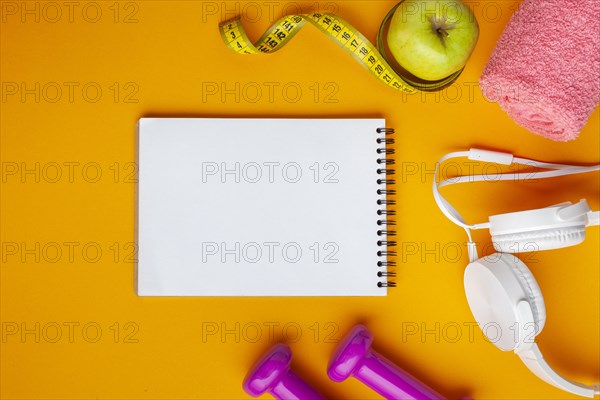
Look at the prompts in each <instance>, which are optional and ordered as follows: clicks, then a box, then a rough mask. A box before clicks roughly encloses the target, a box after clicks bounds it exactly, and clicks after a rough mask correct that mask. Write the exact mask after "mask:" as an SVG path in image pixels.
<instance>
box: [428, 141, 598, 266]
mask: <svg viewBox="0 0 600 400" xmlns="http://www.w3.org/2000/svg"><path fill="white" fill-rule="evenodd" d="M464 157H466V158H468V159H469V160H475V161H482V162H488V163H495V164H501V165H512V164H520V165H527V166H529V167H534V168H540V169H548V170H549V171H539V172H529V173H504V174H498V175H496V176H495V177H494V178H493V179H492V178H490V177H489V176H487V175H463V176H457V177H454V178H450V179H446V180H443V181H441V182H439V183H438V181H437V175H438V171H439V168H440V165H441V164H442V163H443V162H445V161H447V160H450V159H455V158H464ZM599 170H600V164H596V165H591V166H583V165H569V164H556V163H548V162H544V161H537V160H532V159H528V158H521V157H514V156H513V155H512V154H510V153H502V152H498V151H491V150H481V149H470V150H469V151H457V152H453V153H448V154H446V155H445V156H443V157H442V158H441V159H440V160H439V161H438V163H437V164H436V167H435V172H434V174H433V198H434V199H435V201H436V203H437V205H438V207H439V208H440V210H441V211H442V212H443V213H444V215H446V217H447V218H448V219H449V220H450V221H452V222H454V223H455V224H456V225H458V226H460V227H461V228H463V229H464V230H465V232H466V233H467V236H468V238H469V242H468V244H467V246H468V251H469V261H470V262H473V261H475V260H477V259H478V258H479V256H478V254H477V249H476V246H475V243H474V242H473V238H472V237H471V230H472V229H486V228H489V226H490V224H489V222H485V223H481V224H468V223H467V222H466V221H465V219H464V218H463V217H462V216H461V215H460V214H459V212H458V211H457V210H456V209H455V208H454V207H453V206H452V205H451V204H450V203H449V202H448V200H446V199H445V198H444V197H443V196H442V195H441V193H440V191H439V189H440V188H442V187H444V186H450V185H454V184H457V183H468V182H482V181H508V180H525V179H547V178H554V177H558V176H566V175H575V174H583V173H587V172H594V171H599ZM599 220H600V212H598V211H595V212H591V213H589V214H588V224H587V225H588V226H590V225H598V224H599Z"/></svg>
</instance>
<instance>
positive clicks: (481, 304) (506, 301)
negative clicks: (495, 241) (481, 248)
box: [464, 253, 546, 351]
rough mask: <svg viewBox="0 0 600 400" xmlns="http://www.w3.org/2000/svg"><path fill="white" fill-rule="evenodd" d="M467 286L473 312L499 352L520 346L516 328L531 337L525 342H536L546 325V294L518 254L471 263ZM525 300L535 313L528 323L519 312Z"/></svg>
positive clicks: (486, 258)
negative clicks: (529, 340) (533, 340)
mask: <svg viewBox="0 0 600 400" xmlns="http://www.w3.org/2000/svg"><path fill="white" fill-rule="evenodd" d="M464 283H465V292H466V295H467V300H468V302H469V307H470V308H471V312H472V313H473V315H474V316H475V319H476V320H477V322H478V324H479V326H480V328H482V330H483V333H484V335H486V336H487V338H488V340H489V341H490V342H492V343H494V345H496V347H498V348H499V349H501V350H504V351H508V350H514V349H515V348H516V347H517V346H518V342H517V340H518V339H516V338H515V329H518V330H519V332H523V333H525V334H526V335H527V337H526V338H524V339H533V338H534V337H535V336H536V335H537V334H538V333H539V332H540V331H541V330H542V328H543V326H544V324H545V322H546V307H545V305H544V298H543V296H542V292H541V290H540V287H539V285H538V284H537V281H536V280H535V278H534V276H533V274H532V273H531V271H530V270H529V269H528V268H527V266H525V264H523V262H522V261H521V260H519V259H518V258H517V257H515V256H514V255H512V254H510V253H496V254H492V255H489V256H486V257H483V258H480V259H479V260H476V261H474V262H472V263H470V264H469V265H468V266H467V268H466V269H465V277H464ZM523 301H526V302H527V303H528V304H529V306H528V308H529V309H530V310H531V313H530V314H529V317H526V318H525V320H524V319H523V318H522V314H521V313H520V312H519V304H520V303H522V302H523ZM518 324H521V325H524V326H519V325H518ZM531 324H534V326H531ZM529 332H533V335H530V334H529ZM519 340H520V339H519Z"/></svg>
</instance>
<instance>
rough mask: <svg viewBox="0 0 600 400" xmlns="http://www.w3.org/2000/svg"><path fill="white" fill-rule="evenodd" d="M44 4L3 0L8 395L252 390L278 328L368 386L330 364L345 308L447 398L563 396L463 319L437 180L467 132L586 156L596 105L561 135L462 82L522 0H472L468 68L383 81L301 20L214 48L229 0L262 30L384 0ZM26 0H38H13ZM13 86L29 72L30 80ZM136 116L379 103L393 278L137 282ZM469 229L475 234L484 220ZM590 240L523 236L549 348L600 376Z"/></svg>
mask: <svg viewBox="0 0 600 400" xmlns="http://www.w3.org/2000/svg"><path fill="white" fill-rule="evenodd" d="M36 4H37V5H36ZM53 4H54V5H53ZM53 4H50V3H46V2H34V1H28V2H7V1H2V2H1V6H2V22H1V24H0V29H1V33H0V47H1V69H0V72H1V81H2V84H3V86H2V96H3V97H2V103H1V114H2V115H1V142H0V146H1V153H0V154H1V160H2V192H1V218H2V221H1V222H2V227H1V231H0V233H1V236H2V237H1V242H2V246H3V247H2V265H1V270H0V271H1V284H0V289H1V295H0V299H1V320H2V330H3V331H2V333H3V336H2V341H1V343H0V345H1V356H0V362H1V368H0V387H1V391H0V394H1V396H2V398H6V399H41V398H48V399H49V398H52V399H88V398H89V399H91V398H115V399H116V398H119V399H123V398H135V399H163V398H164V399H167V398H169V399H173V398H178V399H184V398H206V399H217V398H221V399H232V398H247V396H246V395H245V394H244V392H243V391H242V389H241V382H242V379H243V377H244V375H245V373H246V372H247V370H248V368H249V367H250V365H251V364H252V362H253V361H254V360H255V359H256V358H257V357H258V356H259V355H260V354H261V353H262V352H263V351H265V350H266V349H267V348H268V347H269V346H271V345H272V344H274V343H275V342H278V341H284V342H288V343H290V345H291V346H292V349H293V351H294V354H295V358H294V362H293V364H294V368H295V369H296V370H297V371H298V372H299V373H300V374H301V375H302V376H304V377H305V378H306V379H307V380H309V381H310V382H311V383H312V384H313V385H314V386H315V387H317V388H318V389H319V390H320V391H321V392H323V394H324V395H326V396H327V397H329V398H346V399H350V398H353V399H356V398H361V399H363V398H378V396H377V395H376V394H375V393H374V392H372V391H371V390H369V389H368V388H366V387H365V386H363V385H361V384H360V383H359V382H357V381H355V380H349V381H347V382H344V383H341V384H340V383H333V382H331V381H329V379H328V378H327V376H326V372H325V371H326V366H327V362H328V359H329V357H330V355H331V353H332V351H333V349H334V348H335V345H336V343H335V342H336V341H337V340H339V339H340V338H341V337H342V336H343V334H344V333H345V332H346V331H347V330H348V329H350V328H351V327H352V326H353V325H354V324H356V323H358V322H361V323H364V324H366V325H367V326H368V327H369V328H370V329H371V330H372V332H373V333H374V335H375V344H374V347H375V349H377V350H379V351H380V352H381V353H383V354H385V355H386V356H387V357H388V358H390V359H391V360H392V361H394V362H396V363H398V364H399V365H401V366H402V367H403V368H405V369H407V370H408V371H411V372H412V373H413V374H414V375H415V376H417V377H418V378H420V379H421V380H423V381H424V382H426V383H428V384H429V385H431V386H432V387H434V388H435V389H436V390H437V391H439V392H440V393H442V394H444V395H446V396H448V397H451V398H456V397H460V396H472V397H474V398H477V399H485V398H488V399H526V398H531V399H534V398H535V399H539V398H556V399H562V398H569V395H567V394H565V393H563V392H561V391H559V390H556V389H554V388H552V387H550V386H548V385H547V384H545V383H543V382H542V381H540V380H539V379H537V378H536V377H535V376H533V375H532V374H531V373H529V372H528V371H527V370H526V368H525V367H524V366H523V365H522V364H521V362H520V361H519V359H518V357H517V356H515V355H514V354H510V353H502V352H501V351H498V350H497V349H496V348H495V347H494V346H493V345H492V344H490V343H488V342H486V340H484V339H483V337H482V335H481V333H480V331H479V330H475V329H477V328H475V329H474V330H473V331H471V328H470V327H472V325H471V324H472V323H473V319H472V316H471V315H470V312H469V309H468V306H467V303H466V301H465V297H464V291H463V287H462V273H463V269H464V266H465V265H466V263H467V257H466V251H465V249H464V247H463V246H462V243H464V241H465V237H464V232H463V231H462V230H461V229H459V228H457V227H456V226H454V225H452V224H451V223H450V222H449V221H447V220H446V219H445V218H444V217H443V215H442V214H441V212H440V211H439V210H438V209H437V207H436V205H435V203H434V201H433V199H432V196H431V187H430V186H431V179H432V176H431V170H432V169H433V167H434V165H435V162H436V161H437V159H438V158H439V157H440V156H441V155H442V154H444V153H446V152H448V151H452V150H457V149H464V148H468V147H470V146H484V147H486V148H496V149H503V150H507V151H511V152H513V153H514V154H518V155H521V156H528V157H531V158H537V159H543V160H555V161H572V162H581V163H591V162H598V160H599V159H600V154H599V153H600V135H599V134H598V131H599V114H598V110H596V111H595V112H594V114H593V115H592V117H591V119H590V121H589V123H588V124H587V126H586V128H585V129H584V130H583V131H582V133H581V135H580V137H579V138H578V139H577V140H576V141H573V142H569V143H555V142H551V141H549V140H546V139H543V138H541V137H538V136H536V135H533V134H531V133H529V132H527V131H526V130H525V129H523V128H521V127H519V126H517V125H515V124H514V123H513V122H512V121H511V119H510V118H509V117H508V116H507V115H506V114H505V113H504V112H503V111H502V110H501V109H500V108H499V107H498V106H497V105H496V104H494V103H490V102H488V101H487V100H485V99H484V98H483V97H482V94H481V92H480V90H479V89H478V86H477V85H476V82H477V80H478V78H479V76H480V74H481V72H482V70H483V67H484V65H485V62H486V60H487V59H488V58H489V56H490V54H491V52H492V50H493V48H494V43H495V41H496V40H497V39H498V37H499V35H500V34H501V32H502V29H503V27H504V26H505V24H506V22H507V21H508V18H509V16H510V14H511V13H512V12H513V10H514V8H515V7H516V5H517V4H518V2H512V1H500V2H498V1H495V2H492V1H480V2H476V3H475V2H474V3H472V5H473V6H474V7H475V14H476V16H477V18H478V20H479V23H480V28H481V36H480V40H479V43H478V45H477V48H476V50H475V53H474V54H473V56H472V58H471V60H470V62H469V63H468V65H467V68H466V70H465V72H464V73H463V75H462V76H461V77H460V79H459V80H458V82H457V83H455V85H454V86H453V87H451V88H449V89H447V90H445V91H444V92H441V93H438V94H417V95H413V96H403V95H401V94H399V93H396V92H394V91H393V90H391V89H388V88H386V87H385V86H384V85H382V84H380V83H378V82H377V81H376V80H375V79H373V77H371V76H370V75H369V74H367V73H366V72H365V71H364V70H363V69H362V68H361V67H360V66H359V64H358V63H356V61H355V60H353V59H352V58H351V57H349V56H348V55H346V54H344V53H343V51H342V50H341V49H340V48H339V47H338V46H337V45H336V44H334V43H333V42H332V41H330V40H328V39H327V38H325V37H324V36H323V35H322V34H321V33H320V32H319V31H317V30H316V29H314V27H310V26H307V27H305V28H304V29H303V31H302V32H301V33H299V34H298V35H297V36H296V37H295V38H294V40H293V41H292V42H291V43H290V44H289V45H288V46H287V47H286V48H285V49H284V50H282V51H280V52H278V53H276V54H273V55H265V56H256V57H250V56H246V57H242V56H239V55H235V54H233V53H232V52H230V51H228V50H227V49H226V48H225V46H224V45H223V43H222V42H221V37H220V36H219V32H218V29H217V25H218V23H219V21H221V20H223V19H227V18H231V17H233V16H234V15H235V14H237V13H241V14H242V16H243V19H244V25H245V27H246V29H247V31H248V34H249V36H250V37H251V38H252V39H256V38H258V37H259V36H260V34H262V32H263V31H264V30H265V29H266V28H267V27H268V26H269V25H270V23H272V22H273V21H274V20H275V19H276V18H278V17H280V16H281V15H282V14H284V13H294V12H298V11H299V10H301V11H304V12H314V11H315V10H316V11H321V12H335V13H337V14H338V15H340V16H341V17H343V18H344V19H346V20H347V21H349V22H350V23H352V24H353V25H354V26H355V27H356V28H358V29H359V30H360V31H361V32H363V33H364V34H365V35H366V36H367V37H369V38H370V39H371V40H374V39H375V34H376V32H377V29H378V26H379V23H380V21H381V20H382V19H383V17H384V15H385V13H386V12H387V11H388V10H389V8H391V7H392V6H393V4H394V2H393V1H345V2H342V1H338V2H321V3H316V2H310V1H299V2H277V1H274V2H221V1H216V2H205V3H202V2H199V1H172V2H170V1H138V2H126V1H123V2H114V1H106V2H105V1H96V2H95V3H93V4H92V3H90V2H85V1H84V2H79V3H77V4H78V5H76V6H69V5H67V4H65V2H55V3H53ZM55 5H58V6H59V7H60V8H61V9H62V15H61V16H58V14H56V6H55ZM14 7H16V10H17V11H15V8H14ZM25 7H27V9H28V10H33V11H32V12H33V14H27V13H25V14H24V15H22V11H23V8H25ZM36 7H38V8H37V10H39V22H36V21H35V19H36V18H37V16H36V13H37V12H38V11H35V10H36ZM53 7H54V8H53ZM69 7H73V9H72V15H70V14H69V10H70V8H69ZM98 10H100V12H101V14H96V13H97V12H98ZM98 15H100V16H99V17H98ZM22 18H23V19H24V21H23V20H22ZM95 19H98V21H97V22H92V21H93V20H95ZM53 21H54V22H53ZM23 85H25V86H23ZM36 85H38V86H36ZM57 86H58V87H60V88H61V92H60V93H59V92H58V91H57ZM257 87H260V88H261V91H262V93H260V95H259V94H258V93H259V92H256V91H255V90H256V88H257ZM269 87H273V88H274V91H273V92H272V93H269V89H268V88H269ZM23 88H24V89H26V90H31V91H32V92H31V93H29V94H26V95H25V96H24V97H22V89H23ZM69 88H73V92H72V93H69ZM84 88H85V89H84ZM98 88H100V90H101V96H100V97H97V95H96V92H95V91H96V90H97V89H98ZM215 88H217V90H218V91H217V93H216V94H211V93H212V92H210V91H208V92H207V90H209V89H210V90H213V91H214V89H215ZM298 88H300V90H301V94H300V95H297V94H295V92H294V91H295V90H297V89H298ZM15 90H16V93H15V94H13V92H15ZM223 90H228V91H229V92H226V93H225V94H224V95H223ZM271 94H272V96H271ZM36 95H37V96H38V97H39V99H37V100H38V101H37V102H36ZM143 116H197V117H207V116H231V117H240V116H272V117H276V116H282V117H297V116H301V117H319V116H323V117H360V116H364V117H384V118H386V119H387V120H388V124H389V126H392V127H395V128H396V132H397V134H396V139H397V154H398V156H397V159H398V161H399V168H401V171H399V177H398V179H399V180H401V181H403V183H402V184H401V185H399V186H398V190H399V196H398V205H397V207H396V208H397V210H398V214H399V218H398V220H399V225H398V230H399V240H400V241H401V243H403V246H404V250H406V251H405V252H403V254H404V255H403V257H404V260H401V259H399V260H398V261H399V266H398V268H397V270H398V279H397V280H398V288H397V289H394V290H392V291H391V292H390V295H389V296H388V297H386V298H280V299H272V298H139V297H137V296H136V295H135V293H134V281H133V278H134V274H133V269H134V265H133V263H132V262H131V260H130V257H129V256H130V254H131V252H132V247H131V242H133V240H134V208H135V203H134V188H135V183H133V182H132V179H130V177H129V176H128V174H130V173H131V172H134V166H133V165H132V164H130V163H132V162H133V161H134V156H135V152H134V148H135V139H134V138H135V135H134V133H135V123H136V121H137V120H138V119H139V118H140V117H143ZM36 168H37V171H38V172H36ZM26 170H31V171H33V172H30V173H27V172H26ZM24 171H25V172H26V173H25V174H24V175H23V172H24ZM57 172H60V173H61V175H60V177H58V176H57ZM402 172H404V173H402ZM97 173H101V176H99V177H97V176H96V175H97ZM36 180H37V182H36ZM598 192H599V180H598V175H597V174H596V175H588V176H576V177H569V178H560V179H555V180H551V181H546V182H538V183H535V184H532V183H530V182H529V183H522V184H515V183H505V184H494V183H488V184H473V185H470V186H462V187H461V188H459V187H453V188H449V189H448V190H446V192H445V193H446V194H447V196H448V197H449V199H451V201H453V202H454V203H455V205H456V207H457V208H458V209H459V210H463V211H464V215H465V217H466V218H467V219H468V220H470V221H473V222H475V221H477V222H478V221H483V220H484V219H485V217H486V216H488V215H491V214H493V213H498V212H508V211H516V210H522V209H527V208H534V207H543V206H546V205H550V204H554V203H559V202H562V201H567V200H571V201H577V200H579V199H580V198H587V199H588V201H589V202H590V205H591V206H592V207H593V208H595V209H598V208H599V206H600V205H599V204H598V202H599V201H598ZM348 217H349V218H351V217H352V216H351V215H349V216H348ZM476 239H477V240H478V241H480V242H481V244H482V246H484V247H487V248H488V249H489V244H490V241H489V235H488V234H487V233H486V232H482V233H477V234H476ZM598 243H599V233H598V229H597V228H593V229H589V231H588V238H587V240H586V241H585V242H584V243H583V244H582V245H579V246H577V247H573V248H568V249H563V250H559V251H550V252H543V253H534V254H531V255H524V256H523V257H525V258H527V261H526V262H527V263H528V264H529V266H530V267H531V269H532V270H533V272H534V274H535V276H536V278H537V280H538V282H539V284H540V286H541V288H542V290H543V291H544V295H545V299H546V306H547V312H548V320H547V324H546V327H545V329H544V331H543V332H542V333H541V335H540V336H539V338H538V339H539V343H540V347H541V349H542V351H544V354H545V356H546V358H547V359H548V360H549V361H550V363H551V364H552V365H553V366H554V367H555V368H556V369H557V370H558V371H559V372H562V373H564V374H565V375H566V376H567V377H568V378H570V379H574V380H580V381H582V382H587V383H592V382H593V381H598V380H599V375H600V367H599V364H600V355H599V351H600V344H599V341H598V337H600V332H599V304H600V301H599V300H600V299H599V297H600V284H599V264H600V262H599V246H598ZM36 246H37V247H36ZM70 249H72V250H73V252H72V254H69V250H70ZM98 249H100V251H101V252H102V253H101V254H100V255H97V254H96V251H97V250H98ZM117 249H119V250H118V251H117ZM432 249H433V251H432ZM436 249H437V250H436ZM457 249H461V250H462V253H461V254H458V255H457V254H455V253H452V251H456V250H457ZM400 250H402V249H400ZM59 252H60V253H59ZM36 324H37V325H36ZM69 326H70V327H72V328H71V329H72V332H69ZM269 327H272V328H269ZM24 329H25V330H29V333H27V332H25V333H24ZM59 329H60V331H59ZM98 329H100V331H101V333H102V336H98V335H97V333H98V332H97V331H98ZM211 329H213V330H214V329H218V331H217V332H215V333H214V334H210V333H211V332H212V331H210V330H211ZM58 332H60V334H61V336H57V334H58ZM223 332H225V334H224V335H223Z"/></svg>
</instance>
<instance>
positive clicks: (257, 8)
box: [202, 1, 339, 24]
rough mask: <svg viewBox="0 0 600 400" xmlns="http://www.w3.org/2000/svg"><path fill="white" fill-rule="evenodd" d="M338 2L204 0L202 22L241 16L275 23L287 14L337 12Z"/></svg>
mask: <svg viewBox="0 0 600 400" xmlns="http://www.w3.org/2000/svg"><path fill="white" fill-rule="evenodd" d="M338 11H339V6H338V3H336V2H333V1H327V2H308V3H305V2H289V1H284V2H282V1H250V2H239V1H203V2H202V22H203V23H207V22H212V21H218V22H222V21H227V20H229V19H232V18H236V17H240V18H241V19H242V20H243V21H244V22H247V23H251V24H252V23H258V22H261V21H265V22H267V23H273V22H275V20H277V19H279V18H282V17H285V16H287V15H299V14H314V13H322V14H337V13H338Z"/></svg>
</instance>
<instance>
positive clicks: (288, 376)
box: [243, 343, 324, 400]
mask: <svg viewBox="0 0 600 400" xmlns="http://www.w3.org/2000/svg"><path fill="white" fill-rule="evenodd" d="M291 362H292V351H291V350H290V347H289V346H287V345H285V344H281V343H279V344H276V345H275V346H273V347H271V349H270V350H269V351H267V352H266V353H265V355H264V356H262V358H261V359H260V360H258V361H257V362H256V364H254V366H253V367H252V369H251V370H250V372H249V373H248V375H246V379H244V384H243V387H244V390H245V391H246V393H248V394H249V395H250V396H252V397H258V396H260V395H261V394H263V393H265V392H268V393H270V394H271V395H273V397H275V398H276V399H279V400H323V399H324V397H323V396H321V395H320V394H319V393H317V391H316V390H315V389H313V388H312V387H311V386H310V385H309V384H308V383H306V382H305V381H304V380H303V379H302V378H300V377H299V376H298V375H296V374H295V373H294V371H292V370H291V369H290V363H291Z"/></svg>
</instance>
